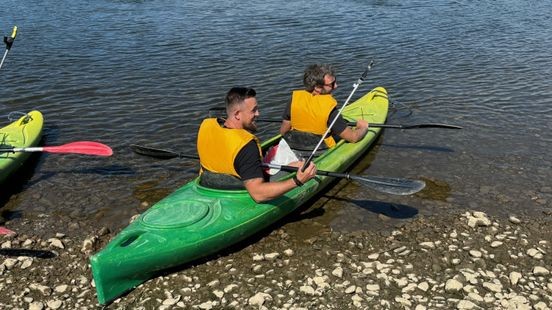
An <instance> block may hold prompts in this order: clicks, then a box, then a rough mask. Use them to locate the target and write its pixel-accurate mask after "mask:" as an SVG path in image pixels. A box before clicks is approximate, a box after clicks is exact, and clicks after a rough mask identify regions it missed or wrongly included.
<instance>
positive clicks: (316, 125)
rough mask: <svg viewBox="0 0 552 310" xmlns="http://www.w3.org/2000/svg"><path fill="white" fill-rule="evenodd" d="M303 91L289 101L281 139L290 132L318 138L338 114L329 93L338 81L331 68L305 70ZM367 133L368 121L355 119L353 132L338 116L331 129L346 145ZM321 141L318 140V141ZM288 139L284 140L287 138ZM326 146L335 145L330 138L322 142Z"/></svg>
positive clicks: (320, 67) (292, 96)
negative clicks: (309, 134)
mask: <svg viewBox="0 0 552 310" xmlns="http://www.w3.org/2000/svg"><path fill="white" fill-rule="evenodd" d="M303 84H304V86H305V89H304V90H294V91H293V92H292V95H291V101H290V102H289V103H288V105H287V106H286V109H285V111H284V114H283V120H282V125H281V127H280V133H281V134H282V136H284V138H287V137H286V136H285V135H286V133H288V132H289V131H290V130H293V131H299V132H306V133H311V134H314V135H318V136H319V137H321V136H322V135H323V134H324V133H325V132H326V130H327V129H328V127H329V126H330V124H331V123H332V121H333V120H334V119H335V117H336V115H337V114H338V109H336V106H337V101H336V100H335V99H334V97H333V96H332V92H333V90H334V89H336V88H337V79H336V77H335V73H334V69H333V67H332V66H331V65H325V64H314V65H310V66H308V67H307V68H306V69H305V73H304V76H303ZM367 132H368V122H366V121H365V120H358V121H357V122H356V129H352V128H351V127H349V126H347V122H346V121H345V120H344V119H343V118H342V117H341V116H339V117H338V118H337V120H336V122H335V123H334V125H333V126H332V130H331V133H332V134H333V135H336V136H339V137H340V138H342V139H345V140H346V141H348V142H353V143H354V142H357V141H359V140H361V139H362V138H363V137H364V136H365V135H366V133H367ZM319 139H320V138H319ZM286 140H287V139H286ZM324 142H325V143H326V146H327V147H333V146H334V145H335V143H336V142H335V140H334V138H333V137H332V136H331V135H330V136H328V137H326V138H325V139H324Z"/></svg>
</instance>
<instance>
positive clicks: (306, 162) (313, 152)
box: [301, 60, 374, 171]
mask: <svg viewBox="0 0 552 310" xmlns="http://www.w3.org/2000/svg"><path fill="white" fill-rule="evenodd" d="M372 65H374V61H373V60H372V61H370V63H369V64H368V67H367V68H366V70H364V73H362V75H361V76H360V78H359V79H358V81H357V82H356V83H354V84H353V91H351V93H350V94H349V97H347V100H345V103H344V104H343V106H342V107H341V108H340V109H339V111H337V114H336V115H335V117H334V119H333V120H332V122H331V123H330V126H328V129H326V132H325V133H324V134H323V135H322V137H321V138H320V141H318V144H316V147H315V148H314V150H312V153H311V154H310V156H309V158H308V159H307V160H306V161H305V163H304V164H303V167H301V171H305V169H306V168H307V167H308V166H309V163H310V162H311V161H312V159H313V158H314V155H315V154H316V151H318V148H319V147H320V145H322V143H323V142H324V138H325V137H326V136H328V134H329V133H330V131H331V130H332V127H333V125H334V124H335V122H336V121H337V119H338V118H339V116H340V115H341V112H343V109H345V107H346V106H347V104H349V101H350V100H351V97H353V94H354V93H355V91H356V90H357V88H358V87H359V86H360V84H362V82H364V79H365V78H366V76H367V75H368V71H370V70H372Z"/></svg>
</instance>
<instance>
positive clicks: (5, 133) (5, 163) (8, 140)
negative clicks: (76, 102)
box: [0, 111, 44, 183]
mask: <svg viewBox="0 0 552 310" xmlns="http://www.w3.org/2000/svg"><path fill="white" fill-rule="evenodd" d="M43 122H44V120H43V118H42V113H40V112H39V111H31V112H29V113H27V114H25V115H23V116H21V117H20V118H19V119H18V120H17V121H15V122H13V123H11V124H9V125H8V126H6V127H2V128H0V149H4V150H0V183H3V182H4V181H5V180H6V179H7V178H8V177H9V176H10V175H11V174H13V173H14V171H15V170H16V169H17V168H19V167H20V166H21V165H23V162H24V161H25V160H26V159H27V158H28V157H29V155H30V153H25V152H15V153H14V152H9V151H5V149H10V148H20V147H31V146H36V145H38V143H39V142H40V139H41V137H42V125H43Z"/></svg>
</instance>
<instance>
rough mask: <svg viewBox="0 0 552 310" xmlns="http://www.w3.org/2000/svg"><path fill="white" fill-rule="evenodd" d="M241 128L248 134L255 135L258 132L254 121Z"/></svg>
mask: <svg viewBox="0 0 552 310" xmlns="http://www.w3.org/2000/svg"><path fill="white" fill-rule="evenodd" d="M243 128H244V129H245V130H247V131H249V132H250V133H256V132H257V131H258V128H257V123H256V122H255V120H253V121H251V123H249V124H246V125H245V126H244V127H243Z"/></svg>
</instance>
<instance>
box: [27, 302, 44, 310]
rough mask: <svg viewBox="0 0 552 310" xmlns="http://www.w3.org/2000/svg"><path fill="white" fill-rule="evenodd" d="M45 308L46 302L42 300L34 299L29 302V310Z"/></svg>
mask: <svg viewBox="0 0 552 310" xmlns="http://www.w3.org/2000/svg"><path fill="white" fill-rule="evenodd" d="M42 309H44V304H43V303H42V302H40V301H33V302H32V303H30V304H29V310H42Z"/></svg>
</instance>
